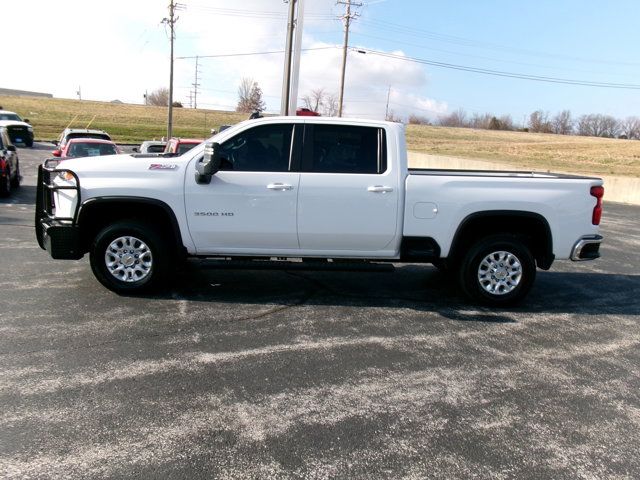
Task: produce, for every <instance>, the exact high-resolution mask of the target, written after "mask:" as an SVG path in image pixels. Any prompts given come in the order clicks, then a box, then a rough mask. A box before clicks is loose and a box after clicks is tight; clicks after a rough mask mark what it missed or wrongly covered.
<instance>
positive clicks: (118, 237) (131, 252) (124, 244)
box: [89, 220, 176, 294]
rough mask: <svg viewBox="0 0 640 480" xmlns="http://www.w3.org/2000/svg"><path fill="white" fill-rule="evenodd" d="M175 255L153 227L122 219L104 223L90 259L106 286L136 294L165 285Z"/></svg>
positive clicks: (93, 245)
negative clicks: (107, 223) (105, 224)
mask: <svg viewBox="0 0 640 480" xmlns="http://www.w3.org/2000/svg"><path fill="white" fill-rule="evenodd" d="M127 239H129V240H127ZM145 247H146V248H145ZM108 250H109V255H107V252H108ZM175 254H176V253H175V252H171V250H170V249H169V247H168V245H167V243H166V241H165V240H164V239H163V237H162V235H161V234H160V232H158V230H156V229H155V228H154V227H153V226H151V225H149V224H146V223H144V222H140V221H136V220H125V221H120V222H117V223H114V224H111V225H108V226H106V227H105V228H103V229H102V230H101V231H100V232H99V233H98V235H96V237H95V239H94V241H93V244H92V245H91V250H90V256H89V259H90V262H91V269H92V270H93V274H94V275H95V276H96V278H97V279H98V281H99V282H100V283H102V284H103V285H104V286H105V287H107V288H108V289H109V290H112V291H114V292H116V293H129V294H135V293H147V292H152V291H157V290H159V289H160V288H162V287H164V286H165V285H166V282H167V279H168V278H169V273H170V270H171V266H172V264H173V262H172V261H171V258H172V256H175ZM108 261H109V262H110V265H108V264H107V262H108Z"/></svg>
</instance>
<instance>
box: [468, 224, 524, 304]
mask: <svg viewBox="0 0 640 480" xmlns="http://www.w3.org/2000/svg"><path fill="white" fill-rule="evenodd" d="M494 268H495V271H494ZM535 278H536V264H535V260H534V258H533V255H532V254H531V251H530V250H529V247H528V246H527V245H526V243H524V242H523V241H522V239H520V238H519V237H517V236H514V235H506V234H504V235H493V236H490V237H485V238H482V239H480V240H479V241H478V242H477V243H475V244H474V245H472V247H471V248H470V249H469V251H468V252H467V254H466V255H465V256H464V258H463V260H462V264H461V265H460V269H459V283H460V287H461V288H462V291H463V292H464V293H465V294H466V295H467V296H468V297H469V298H471V299H472V300H474V301H477V302H480V303H484V304H485V305H490V306H494V307H499V306H507V305H513V304H515V303H518V302H519V301H521V300H522V299H523V298H524V297H525V296H526V295H527V293H529V290H531V287H532V286H533V282H534V280H535Z"/></svg>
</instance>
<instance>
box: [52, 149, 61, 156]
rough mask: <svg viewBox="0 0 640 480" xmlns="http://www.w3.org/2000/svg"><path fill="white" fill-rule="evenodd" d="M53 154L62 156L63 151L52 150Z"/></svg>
mask: <svg viewBox="0 0 640 480" xmlns="http://www.w3.org/2000/svg"><path fill="white" fill-rule="evenodd" d="M51 155H53V156H54V157H60V156H62V152H61V151H60V150H54V151H53V152H51Z"/></svg>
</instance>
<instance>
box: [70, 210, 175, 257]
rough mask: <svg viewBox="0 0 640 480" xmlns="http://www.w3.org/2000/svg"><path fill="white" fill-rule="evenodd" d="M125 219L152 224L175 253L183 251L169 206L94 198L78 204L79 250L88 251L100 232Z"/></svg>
mask: <svg viewBox="0 0 640 480" xmlns="http://www.w3.org/2000/svg"><path fill="white" fill-rule="evenodd" d="M125 219H127V220H137V221H140V222H144V223H150V224H152V225H153V226H154V227H156V228H157V229H158V230H159V231H160V233H162V234H163V236H164V235H166V238H167V239H169V242H170V245H172V246H174V247H175V248H176V250H177V251H178V252H181V253H184V252H185V251H186V250H185V248H184V246H183V244H182V237H181V235H180V227H179V226H178V221H177V219H176V217H175V215H174V213H173V211H172V210H171V207H169V205H167V204H166V203H164V202H160V201H153V200H150V199H135V198H129V199H128V198H122V199H120V198H105V199H96V200H89V201H87V202H86V203H85V204H83V205H82V207H81V208H80V212H79V213H78V225H79V227H80V231H81V238H80V241H81V246H82V249H83V251H84V252H87V251H89V249H90V247H91V242H93V239H94V238H95V237H96V235H97V234H98V232H99V231H100V230H102V229H103V228H104V227H106V226H107V225H110V224H112V223H114V222H117V221H121V220H125Z"/></svg>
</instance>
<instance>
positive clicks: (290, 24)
mask: <svg viewBox="0 0 640 480" xmlns="http://www.w3.org/2000/svg"><path fill="white" fill-rule="evenodd" d="M295 14H296V0H289V17H288V20H287V43H286V45H285V48H284V82H283V83H282V101H281V103H280V114H281V115H289V96H290V95H291V59H292V55H291V52H292V51H293V28H294V25H295Z"/></svg>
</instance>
